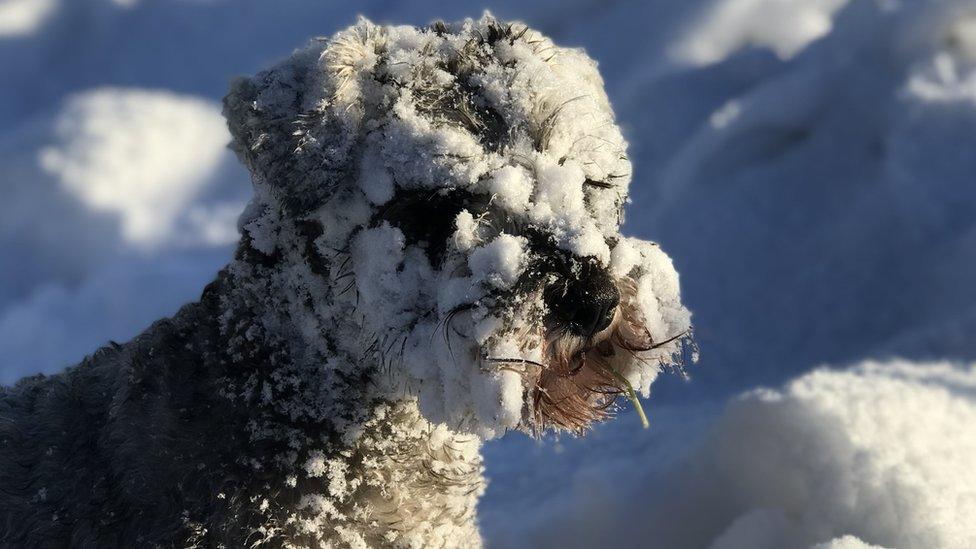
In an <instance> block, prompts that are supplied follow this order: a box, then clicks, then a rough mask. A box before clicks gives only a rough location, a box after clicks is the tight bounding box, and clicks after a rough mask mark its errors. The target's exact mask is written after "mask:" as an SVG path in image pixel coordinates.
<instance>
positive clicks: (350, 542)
mask: <svg viewBox="0 0 976 549" xmlns="http://www.w3.org/2000/svg"><path fill="white" fill-rule="evenodd" d="M224 113H225V116H226V118H227V120H228V126H229V128H230V132H231V135H232V145H231V147H232V148H233V149H234V150H235V151H236V153H237V154H238V156H239V158H240V159H241V160H242V161H243V163H244V164H245V165H246V166H247V167H248V169H249V170H250V172H251V175H252V183H253V187H254V197H253V199H252V201H251V202H250V204H249V205H248V206H247V208H246V209H245V211H244V212H243V214H242V215H241V218H240V221H239V229H240V233H241V241H240V244H239V246H238V248H237V251H236V253H235V257H234V259H233V260H232V261H231V262H230V263H229V264H228V265H227V266H226V267H225V268H224V269H223V270H221V271H220V273H219V274H218V276H217V277H216V279H215V280H214V281H213V282H211V283H210V284H209V285H208V286H207V287H206V289H205V290H204V291H203V293H202V296H201V298H200V300H199V301H198V302H195V303H191V304H188V305H185V306H184V307H183V308H182V309H180V310H179V312H178V313H177V314H176V315H175V316H173V317H172V318H169V319H165V320H160V321H158V322H156V323H154V324H153V325H152V326H150V327H149V328H148V329H147V330H146V331H145V332H144V333H142V334H141V335H139V336H137V337H136V338H135V339H133V340H132V341H130V342H128V343H126V344H122V345H120V344H115V343H113V344H111V345H109V346H107V347H104V348H102V349H100V350H98V351H96V352H95V353H94V354H93V355H91V356H89V357H87V358H86V359H84V360H83V361H82V362H81V363H80V364H79V365H77V366H75V367H72V368H69V369H68V370H67V371H65V372H64V373H61V374H59V375H54V376H51V377H45V376H34V377H29V378H26V379H23V380H21V381H20V382H19V383H18V384H16V385H15V386H13V387H9V388H3V389H0V390H2V393H0V509H2V513H3V514H2V521H0V544H2V545H3V546H7V547H12V546H17V547H62V546H73V547H148V546H167V547H169V546H179V547H261V546H271V547H347V546H348V547H376V546H395V547H458V546H464V547H470V546H477V545H479V544H480V537H479V533H478V527H477V521H476V512H475V511H476V504H477V501H478V498H479V496H480V495H481V494H482V493H483V491H484V489H485V480H484V477H483V465H482V461H481V458H480V445H481V443H482V441H484V440H487V439H491V438H494V437H498V436H501V435H502V434H504V433H505V432H507V431H509V430H521V431H524V432H527V433H529V434H532V435H535V436H541V435H543V434H546V433H554V432H555V433H558V432H568V433H571V434H574V435H581V434H583V433H585V432H586V431H587V430H588V429H589V428H590V427H591V426H592V425H593V424H595V423H596V422H599V421H602V420H605V419H607V418H608V417H610V416H611V415H612V413H613V412H614V409H615V403H616V402H617V399H618V397H619V396H621V395H623V396H626V397H627V398H629V399H630V400H631V401H633V402H635V403H637V402H638V401H637V394H638V393H642V394H643V395H644V396H645V397H646V396H648V391H649V387H650V384H651V382H652V381H653V380H654V378H655V377H656V376H657V375H658V373H659V372H660V371H662V370H663V369H665V368H673V369H675V370H677V371H681V364H682V363H683V362H685V361H687V360H688V359H689V349H690V348H691V347H690V346H692V345H693V343H692V339H691V316H690V313H689V312H688V310H687V309H686V308H685V307H684V306H683V305H682V302H681V297H680V291H679V284H678V275H677V273H676V272H675V270H674V267H673V265H672V262H671V260H670V259H669V258H668V256H667V255H666V254H665V253H664V252H663V251H662V250H661V249H660V248H659V247H658V246H657V245H656V244H653V243H650V242H645V241H641V240H638V239H635V238H631V237H626V236H623V235H621V234H620V232H619V231H620V226H621V223H622V222H623V210H624V205H625V203H626V201H627V189H628V185H629V182H630V179H631V173H630V171H631V164H630V161H629V159H628V157H627V153H626V142H625V140H624V138H623V137H622V135H621V131H620V129H619V128H618V126H617V124H616V122H615V120H614V115H613V111H612V109H611V107H610V103H609V101H608V99H607V96H606V93H605V92H604V89H603V82H602V79H601V77H600V75H599V73H598V71H597V67H596V63H595V62H594V61H593V60H591V59H590V58H589V57H587V56H586V54H585V53H584V52H583V51H581V50H578V49H568V48H562V47H557V46H555V45H554V44H553V43H552V42H551V41H550V40H549V39H548V38H546V37H544V36H543V35H541V34H540V33H538V32H536V31H535V30H532V29H530V28H529V27H527V26H526V25H524V24H521V23H505V22H500V21H498V20H496V19H494V18H492V17H491V16H490V15H488V14H486V15H485V16H484V17H482V18H481V19H480V20H471V19H468V20H465V21H461V22H458V23H452V24H448V23H443V22H437V23H434V24H431V25H429V26H426V27H420V28H418V27H410V26H377V25H374V24H373V23H371V22H369V21H368V20H365V19H361V20H359V21H358V22H357V23H356V24H355V25H354V26H352V27H351V28H349V29H347V30H345V31H342V32H340V33H338V34H336V35H335V36H333V37H332V38H329V39H316V40H312V41H311V42H310V43H309V44H308V45H307V46H306V47H305V48H303V49H300V50H298V51H296V52H295V53H294V54H292V55H291V56H290V57H288V58H287V59H285V60H284V61H282V62H281V63H279V64H277V65H275V66H273V67H272V68H270V69H268V70H266V71H264V72H261V73H259V74H257V75H255V76H253V77H250V78H240V79H237V80H236V81H235V82H234V83H233V84H232V87H231V90H230V92H229V94H228V95H227V96H226V97H225V99H224ZM691 352H692V353H693V349H692V350H691ZM690 358H692V359H693V358H694V357H693V356H692V357H690ZM637 407H638V409H639V404H638V406H637ZM641 415H643V412H642V411H641Z"/></svg>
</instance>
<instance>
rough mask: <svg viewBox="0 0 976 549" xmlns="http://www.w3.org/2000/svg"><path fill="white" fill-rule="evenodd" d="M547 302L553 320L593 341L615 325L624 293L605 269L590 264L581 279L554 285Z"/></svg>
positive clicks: (566, 279) (562, 281)
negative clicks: (614, 319) (611, 324)
mask: <svg viewBox="0 0 976 549" xmlns="http://www.w3.org/2000/svg"><path fill="white" fill-rule="evenodd" d="M545 300H546V306H547V307H548V308H549V313H550V315H551V316H552V318H553V320H555V321H556V322H558V323H559V324H561V325H562V326H564V327H565V328H566V329H567V330H569V331H570V332H572V333H574V334H576V335H579V336H583V337H587V338H589V337H593V336H595V335H596V334H598V333H600V332H602V331H603V330H604V329H606V328H607V326H609V325H610V323H611V322H613V317H614V314H615V313H616V310H617V304H618V303H619V302H620V292H619V291H618V290H617V285H616V284H615V283H614V281H613V279H612V278H611V277H610V275H609V274H608V273H607V272H606V271H605V270H604V269H603V268H601V267H599V266H598V265H594V264H587V265H585V266H584V267H583V268H582V269H581V271H580V273H579V276H576V277H572V278H563V279H560V280H558V281H556V282H555V283H554V284H552V285H551V286H550V287H549V288H548V289H547V291H546V293H545Z"/></svg>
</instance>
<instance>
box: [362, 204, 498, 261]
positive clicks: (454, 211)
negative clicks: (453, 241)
mask: <svg viewBox="0 0 976 549" xmlns="http://www.w3.org/2000/svg"><path fill="white" fill-rule="evenodd" d="M477 202H479V201H478V200H477V199H476V198H475V197H474V195H471V194H470V193H466V192H463V191H458V190H434V191H431V190H429V189H425V190H401V191H399V192H397V194H396V195H395V196H394V197H393V198H392V199H391V200H390V201H389V202H387V204H386V205H385V206H384V207H383V209H381V210H380V211H379V212H378V213H377V214H376V216H375V217H374V218H373V225H379V224H380V223H382V222H384V221H386V222H388V223H389V224H390V225H392V226H394V227H396V228H398V229H400V232H402V233H403V236H404V238H406V240H407V243H408V244H413V245H417V246H421V247H423V248H424V249H425V250H426V251H427V257H428V259H430V263H431V265H433V266H435V267H436V266H438V265H439V264H440V263H441V260H442V259H443V257H444V252H445V250H446V249H447V239H448V238H449V237H450V236H451V235H452V234H453V233H454V222H455V218H457V215H458V214H459V213H460V212H461V210H463V209H465V208H468V209H471V208H472V207H476V203H477Z"/></svg>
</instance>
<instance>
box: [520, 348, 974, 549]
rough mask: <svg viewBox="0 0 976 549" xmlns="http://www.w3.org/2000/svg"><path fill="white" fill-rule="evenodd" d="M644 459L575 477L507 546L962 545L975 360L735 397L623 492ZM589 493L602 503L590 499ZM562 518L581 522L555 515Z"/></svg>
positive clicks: (858, 372)
mask: <svg viewBox="0 0 976 549" xmlns="http://www.w3.org/2000/svg"><path fill="white" fill-rule="evenodd" d="M656 459H657V458H656V457H655V456H654V455H653V453H651V452H647V453H643V454H642V453H638V454H633V455H630V456H629V459H627V460H626V461H623V462H621V463H620V464H619V465H618V466H617V467H613V468H604V469H597V470H590V471H588V472H585V473H578V474H580V475H581V476H583V475H585V476H583V478H585V481H582V480H581V481H580V484H579V485H578V488H577V489H578V490H579V491H580V492H582V493H577V494H575V495H576V497H574V498H573V501H574V503H572V504H570V505H569V507H568V508H565V507H562V506H560V505H558V504H557V505H556V506H555V507H554V508H551V509H550V510H549V511H550V512H551V513H552V514H551V515H547V516H546V517H545V518H544V519H542V520H540V521H539V522H538V523H537V524H536V525H535V527H534V528H533V529H530V530H529V531H527V532H518V533H517V534H516V535H515V536H513V537H516V536H525V537H526V538H527V539H528V540H529V541H528V542H526V541H522V540H521V539H520V540H519V541H518V542H517V544H519V545H521V544H523V543H527V544H538V545H540V546H547V547H553V546H569V547H588V546H592V545H591V544H593V543H597V542H599V543H600V544H606V545H612V544H614V543H621V544H627V543H635V542H637V543H646V544H649V545H651V546H655V547H711V548H712V549H740V548H751V549H765V548H768V549H773V548H782V547H810V546H811V545H815V544H817V543H823V542H828V541H831V540H834V539H835V538H844V537H845V536H852V537H853V538H856V539H853V538H847V539H838V540H837V541H834V542H833V544H832V545H827V547H864V546H866V545H857V543H859V542H864V543H869V544H872V545H880V546H884V547H899V548H916V547H917V548H928V547H941V548H946V549H949V548H964V547H972V546H973V544H974V543H976V532H974V531H973V529H972V527H971V525H972V524H973V523H974V521H976V471H974V469H973V468H972V466H971V465H972V463H974V461H976V364H974V365H970V366H967V367H959V366H953V365H951V364H948V363H912V362H907V361H901V360H897V361H890V362H883V363H882V362H865V363H862V364H860V365H857V366H855V367H853V368H851V369H849V370H829V369H818V370H815V371H813V372H811V373H808V374H806V375H804V376H801V377H800V378H798V379H796V380H793V381H791V382H789V383H787V384H786V385H785V386H784V387H782V388H781V389H778V390H772V389H758V390H754V391H751V392H749V393H746V394H744V395H742V396H740V397H738V398H737V399H734V400H733V401H732V402H731V403H730V404H729V405H728V407H727V409H726V410H725V411H724V413H722V414H721V416H720V417H719V418H718V419H717V420H716V421H715V423H714V425H713V426H712V427H711V428H709V429H708V431H707V434H706V435H705V436H704V439H703V441H702V442H701V443H700V444H699V445H698V446H697V447H696V448H695V450H694V451H692V452H690V453H689V454H687V455H684V456H682V457H680V458H677V459H673V460H672V461H671V463H670V465H669V466H667V467H664V468H661V469H660V470H658V471H655V472H654V473H652V474H651V475H648V476H645V477H644V478H643V479H642V480H641V481H640V482H635V481H634V477H635V476H639V475H640V474H641V472H640V471H641V468H640V467H638V466H636V465H635V464H640V463H649V462H652V460H656ZM622 480H626V482H621V481H622ZM594 486H601V487H605V486H612V487H613V489H612V493H613V495H612V497H596V498H594V497H593V493H594V492H593V487H594ZM591 505H592V506H594V507H591ZM567 514H568V515H569V516H579V517H587V520H586V521H585V522H577V521H567V522H562V521H561V520H560V519H558V518H556V517H561V516H566V515H567ZM557 520H560V522H559V524H560V526H559V527H558V528H554V527H553V525H554V524H555V522H554V521H557ZM502 539H503V540H505V538H502ZM523 539H525V538H523ZM505 541H507V542H511V543H512V544H515V543H516V542H515V540H514V539H512V540H505ZM502 545H506V546H507V545H508V543H505V542H503V543H502Z"/></svg>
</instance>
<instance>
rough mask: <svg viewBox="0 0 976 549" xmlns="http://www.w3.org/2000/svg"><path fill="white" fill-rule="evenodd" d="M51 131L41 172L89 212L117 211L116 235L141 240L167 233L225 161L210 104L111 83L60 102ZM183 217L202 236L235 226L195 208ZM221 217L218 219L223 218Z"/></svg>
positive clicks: (223, 140) (224, 235) (153, 240)
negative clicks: (211, 220)
mask: <svg viewBox="0 0 976 549" xmlns="http://www.w3.org/2000/svg"><path fill="white" fill-rule="evenodd" d="M55 132H56V136H57V143H55V144H52V145H49V146H48V147H46V148H44V149H43V150H42V151H41V152H40V157H39V158H40V162H41V166H42V167H43V168H44V170H45V171H46V172H48V173H50V174H52V175H53V176H55V177H57V178H58V179H59V180H60V182H61V184H62V185H64V188H65V189H66V190H67V191H68V192H70V193H71V194H73V195H74V196H76V197H77V198H78V199H79V200H80V201H82V202H83V203H84V204H86V205H87V206H89V207H90V208H92V209H93V210H96V211H107V212H113V213H116V214H118V215H120V216H121V219H122V234H123V236H124V237H125V238H126V240H128V241H129V242H132V243H135V244H139V245H143V246H150V245H154V244H158V243H159V242H160V241H164V240H166V239H167V237H168V236H170V233H171V231H172V228H173V224H174V220H175V219H176V218H177V217H178V216H180V215H181V214H183V215H187V214H186V210H187V209H188V206H189V205H190V204H191V203H192V202H193V200H194V199H195V198H196V197H197V196H198V194H199V193H200V192H201V191H202V190H203V189H204V188H205V187H206V186H207V184H208V183H209V182H210V179H211V178H212V177H213V175H214V173H216V172H218V171H219V170H220V168H221V164H222V163H223V162H225V161H227V157H228V153H227V151H226V146H227V143H228V142H229V141H230V135H229V134H228V133H227V128H226V127H225V124H224V120H223V117H222V116H221V114H220V108H219V106H218V105H215V104H214V103H211V102H208V101H204V100H201V99H196V98H193V97H186V96H179V95H175V94H172V93H169V92H157V91H145V90H123V89H111V88H106V89H97V90H92V91H89V92H85V93H83V94H79V95H77V96H75V97H73V98H71V99H70V100H68V102H67V104H66V106H65V108H64V109H63V110H62V112H61V113H60V114H59V115H58V118H57V121H56V123H55ZM240 206H241V205H238V207H237V208H234V210H239V208H240ZM218 211H219V210H218ZM236 213H237V211H234V212H233V213H232V216H231V218H230V221H231V223H230V224H229V225H230V227H231V228H233V226H234V225H233V219H234V218H236ZM188 215H190V216H191V219H198V223H199V224H200V226H201V227H200V228H202V229H203V230H202V231H201V233H202V235H203V238H205V239H212V240H217V242H216V243H226V242H227V239H228V237H229V238H230V241H234V240H236V239H237V234H236V231H229V232H228V231H223V232H222V231H221V230H220V229H219V228H214V227H210V226H209V225H208V222H207V220H206V218H207V217H209V216H207V215H205V214H203V213H201V212H195V211H192V210H191V211H190V213H189V214H188ZM224 220H225V225H226V224H227V223H226V221H227V216H224ZM208 227H209V228H208ZM221 240H223V241H224V242H220V241H221Z"/></svg>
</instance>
